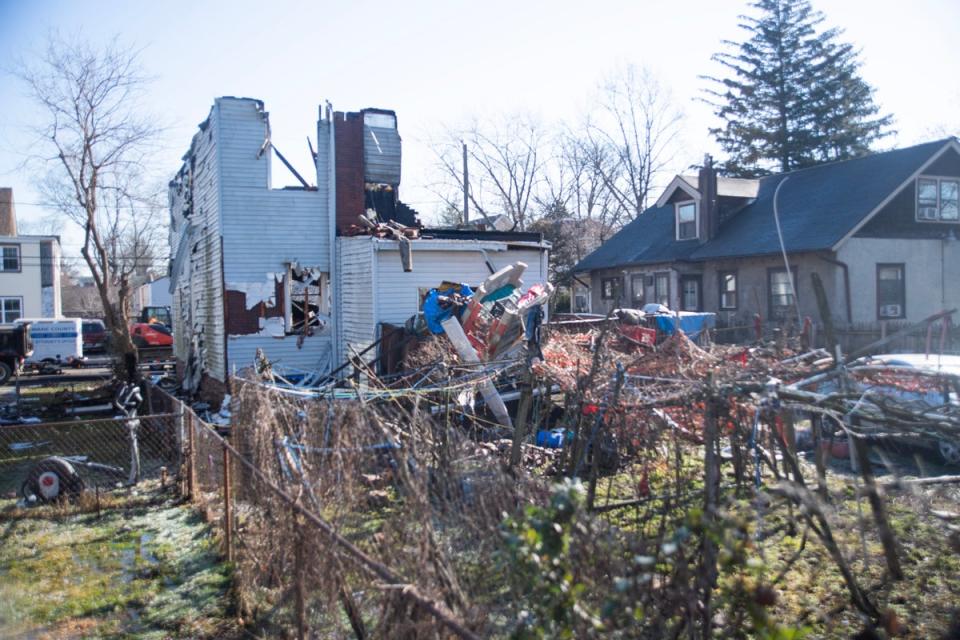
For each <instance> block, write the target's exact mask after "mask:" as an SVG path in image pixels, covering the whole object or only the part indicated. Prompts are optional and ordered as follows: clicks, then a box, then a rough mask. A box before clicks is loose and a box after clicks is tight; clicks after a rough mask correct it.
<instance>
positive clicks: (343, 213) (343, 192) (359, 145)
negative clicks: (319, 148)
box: [333, 111, 366, 232]
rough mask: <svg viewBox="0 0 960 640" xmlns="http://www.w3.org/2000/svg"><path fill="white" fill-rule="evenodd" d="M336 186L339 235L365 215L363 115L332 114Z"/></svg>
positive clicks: (339, 112)
mask: <svg viewBox="0 0 960 640" xmlns="http://www.w3.org/2000/svg"><path fill="white" fill-rule="evenodd" d="M333 126H334V158H335V162H336V167H337V170H336V181H337V182H336V184H337V211H336V219H337V231H338V232H343V231H345V230H346V229H347V228H348V227H349V226H350V225H352V224H359V223H360V216H361V215H363V214H364V212H365V211H366V208H365V207H364V177H363V114H361V113H343V112H341V111H337V112H335V113H334V114H333Z"/></svg>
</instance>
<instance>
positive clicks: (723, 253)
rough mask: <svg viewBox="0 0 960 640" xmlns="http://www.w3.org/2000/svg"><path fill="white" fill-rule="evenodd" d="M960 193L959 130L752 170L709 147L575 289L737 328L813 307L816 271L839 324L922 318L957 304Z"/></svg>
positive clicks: (591, 261)
mask: <svg viewBox="0 0 960 640" xmlns="http://www.w3.org/2000/svg"><path fill="white" fill-rule="evenodd" d="M778 191H779V193H778ZM958 195H960V145H958V143H957V140H956V139H954V138H949V139H946V140H940V141H936V142H930V143H926V144H920V145H917V146H913V147H909V148H904V149H897V150H893V151H888V152H884V153H876V154H872V155H868V156H864V157H861V158H857V159H854V160H846V161H841V162H833V163H830V164H823V165H819V166H815V167H810V168H807V169H801V170H798V171H793V172H790V173H784V174H776V175H770V176H765V177H761V178H757V179H749V180H747V179H730V178H724V177H718V176H717V174H716V171H715V170H714V169H713V167H712V162H711V161H710V160H709V158H707V160H706V161H705V163H704V167H703V168H702V169H701V170H700V172H699V175H696V176H677V177H676V178H675V179H674V180H673V181H672V182H671V183H670V184H669V185H668V186H667V188H666V189H665V190H664V192H663V193H662V195H661V196H660V198H659V200H658V201H657V203H656V204H655V206H653V207H651V208H649V209H647V210H646V211H645V212H644V213H643V214H641V215H640V216H639V217H638V218H637V219H636V220H634V221H633V222H631V223H630V224H628V225H627V226H625V227H624V228H623V229H622V230H621V231H620V232H618V233H617V234H616V235H614V236H613V237H612V238H610V240H608V241H607V242H606V243H604V244H603V245H602V246H601V247H599V248H598V249H597V250H596V251H594V252H593V253H592V254H590V255H588V256H587V257H586V258H584V259H583V260H582V261H581V262H580V263H579V264H578V265H577V266H576V267H575V273H577V276H578V279H579V281H580V282H579V283H578V287H579V291H578V292H577V293H579V295H580V298H581V301H582V302H584V303H585V304H584V305H583V306H588V307H589V308H590V309H591V310H592V311H593V312H594V313H605V312H606V311H608V310H609V309H611V308H613V307H614V306H620V307H633V308H640V307H642V306H643V305H644V304H647V303H662V304H666V305H667V306H668V307H670V308H671V309H676V310H689V311H710V312H716V313H717V314H718V325H720V326H727V327H732V326H744V325H749V324H751V321H752V319H753V318H754V316H755V314H759V315H760V316H761V318H762V319H763V320H765V321H766V320H773V321H775V322H778V321H782V320H783V319H784V318H796V315H797V314H796V310H797V308H799V312H800V315H801V316H809V317H811V318H813V319H818V318H819V317H820V316H819V313H818V306H817V301H816V296H815V294H814V289H813V285H812V277H811V276H812V274H817V275H819V277H820V279H821V280H822V282H823V286H824V291H825V293H826V298H827V302H828V304H829V307H830V313H831V316H832V319H833V321H834V323H835V325H837V326H863V325H869V324H871V323H872V324H876V325H878V324H879V323H880V322H881V321H888V320H889V321H903V322H912V321H917V320H921V319H923V318H925V317H927V316H929V315H931V314H933V313H936V312H938V311H940V310H942V309H951V308H954V307H957V306H960V287H957V286H956V283H957V282H958V281H960V280H958V279H960V241H958V238H960V217H958ZM775 202H776V207H777V213H778V217H779V232H778V226H777V217H775V215H774V203H775ZM781 237H782V240H783V245H782V248H781V242H780V238H781ZM783 250H785V251H786V253H787V255H788V258H789V264H790V275H791V276H792V279H793V281H794V283H795V287H796V292H797V299H796V300H794V297H793V294H792V292H791V288H790V278H789V277H788V274H787V269H786V266H785V264H784V259H783V256H782V252H783ZM585 285H588V286H585Z"/></svg>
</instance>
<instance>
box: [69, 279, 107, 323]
mask: <svg viewBox="0 0 960 640" xmlns="http://www.w3.org/2000/svg"><path fill="white" fill-rule="evenodd" d="M60 282H61V286H60V292H61V295H62V296H63V315H65V316H66V317H68V318H103V304H102V303H101V301H100V292H99V291H98V290H97V287H96V285H94V283H93V277H92V276H71V275H69V274H63V275H61V278H60Z"/></svg>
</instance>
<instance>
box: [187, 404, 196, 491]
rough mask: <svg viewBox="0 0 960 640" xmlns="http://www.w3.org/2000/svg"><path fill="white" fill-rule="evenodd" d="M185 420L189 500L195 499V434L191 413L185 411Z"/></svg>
mask: <svg viewBox="0 0 960 640" xmlns="http://www.w3.org/2000/svg"><path fill="white" fill-rule="evenodd" d="M184 415H185V417H186V422H187V443H188V445H187V448H188V453H187V494H188V496H189V497H190V502H195V501H196V499H197V436H196V434H195V433H194V430H193V415H192V414H191V413H188V412H185V414H184Z"/></svg>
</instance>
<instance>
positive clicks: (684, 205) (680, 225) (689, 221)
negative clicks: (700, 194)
mask: <svg viewBox="0 0 960 640" xmlns="http://www.w3.org/2000/svg"><path fill="white" fill-rule="evenodd" d="M676 206H677V240H694V239H696V237H697V203H696V202H694V201H689V202H678V203H677V205H676Z"/></svg>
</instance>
